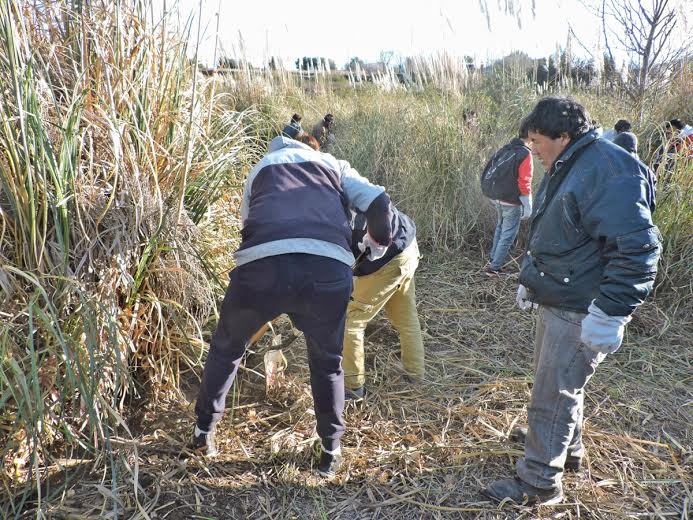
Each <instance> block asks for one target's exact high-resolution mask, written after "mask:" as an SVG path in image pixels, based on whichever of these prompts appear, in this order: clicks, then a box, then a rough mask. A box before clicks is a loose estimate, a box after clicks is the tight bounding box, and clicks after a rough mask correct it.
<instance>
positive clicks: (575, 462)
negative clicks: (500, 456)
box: [510, 426, 582, 472]
mask: <svg viewBox="0 0 693 520" xmlns="http://www.w3.org/2000/svg"><path fill="white" fill-rule="evenodd" d="M526 439H527V428H526V427H524V426H517V427H515V428H513V429H512V431H511V432H510V440H511V441H513V442H519V443H521V444H523V445H524V443H525V440H526ZM563 469H564V470H565V471H573V472H578V471H580V470H581V469H582V457H575V456H574V455H568V457H567V458H566V459H565V464H564V465H563Z"/></svg>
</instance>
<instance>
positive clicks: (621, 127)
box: [613, 119, 640, 160]
mask: <svg viewBox="0 0 693 520" xmlns="http://www.w3.org/2000/svg"><path fill="white" fill-rule="evenodd" d="M614 129H615V130H616V137H614V139H613V143H614V144H616V145H618V146H620V147H621V148H623V149H624V150H625V151H626V152H628V153H629V154H631V155H632V156H633V157H635V158H636V159H638V160H639V159H640V157H638V137H637V136H636V135H635V134H634V133H633V132H631V129H632V126H631V124H630V121H627V120H626V119H619V120H618V121H617V122H616V124H615V125H614Z"/></svg>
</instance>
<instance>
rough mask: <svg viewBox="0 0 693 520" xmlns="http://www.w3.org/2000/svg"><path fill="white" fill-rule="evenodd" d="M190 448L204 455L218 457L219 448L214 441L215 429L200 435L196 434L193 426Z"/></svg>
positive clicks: (197, 453)
mask: <svg viewBox="0 0 693 520" xmlns="http://www.w3.org/2000/svg"><path fill="white" fill-rule="evenodd" d="M188 449H189V450H190V451H191V452H193V453H195V454H196V455H200V456H202V457H216V456H217V455H219V450H217V446H216V444H215V443H214V429H212V431H211V432H209V433H204V432H201V433H200V434H199V435H195V428H194V427H193V431H192V436H191V439H190V444H189V445H188Z"/></svg>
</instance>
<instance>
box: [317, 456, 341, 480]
mask: <svg viewBox="0 0 693 520" xmlns="http://www.w3.org/2000/svg"><path fill="white" fill-rule="evenodd" d="M341 465H342V455H341V454H339V453H336V454H334V455H333V454H332V453H327V452H326V451H325V450H322V451H321V453H320V460H319V461H318V467H317V468H315V471H317V472H318V475H320V476H321V477H326V478H332V477H334V476H335V475H336V474H337V471H338V470H339V467H340V466H341Z"/></svg>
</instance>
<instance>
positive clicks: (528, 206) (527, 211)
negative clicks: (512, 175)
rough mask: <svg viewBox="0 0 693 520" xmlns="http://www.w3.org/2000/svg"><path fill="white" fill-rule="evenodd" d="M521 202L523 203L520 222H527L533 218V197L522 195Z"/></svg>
mask: <svg viewBox="0 0 693 520" xmlns="http://www.w3.org/2000/svg"><path fill="white" fill-rule="evenodd" d="M520 202H521V203H522V216H521V217H520V220H527V219H528V218H529V217H531V216H532V196H531V195H520Z"/></svg>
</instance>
